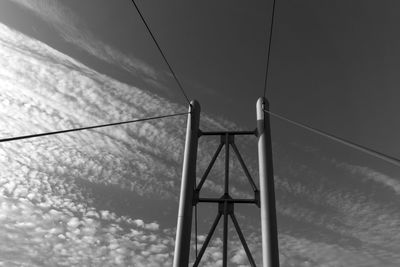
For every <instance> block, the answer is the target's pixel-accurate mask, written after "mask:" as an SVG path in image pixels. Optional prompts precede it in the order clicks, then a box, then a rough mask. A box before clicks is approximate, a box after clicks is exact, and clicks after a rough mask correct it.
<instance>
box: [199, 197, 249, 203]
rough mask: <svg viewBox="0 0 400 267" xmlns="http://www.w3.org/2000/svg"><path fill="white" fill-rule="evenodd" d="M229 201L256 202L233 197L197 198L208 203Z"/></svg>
mask: <svg viewBox="0 0 400 267" xmlns="http://www.w3.org/2000/svg"><path fill="white" fill-rule="evenodd" d="M225 201H227V202H229V203H252V204H257V200H255V199H243V198H239V199H233V198H229V199H227V198H199V202H208V203H222V202H225Z"/></svg>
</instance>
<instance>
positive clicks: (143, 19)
mask: <svg viewBox="0 0 400 267" xmlns="http://www.w3.org/2000/svg"><path fill="white" fill-rule="evenodd" d="M131 1H132V3H133V5H134V6H135V8H136V11H137V13H138V14H139V16H140V18H141V19H142V21H143V24H144V25H145V26H146V28H147V31H148V32H149V34H150V36H151V38H152V39H153V41H154V43H155V44H156V46H157V48H158V51H159V52H160V54H161V56H162V57H163V59H164V61H165V63H166V64H167V66H168V68H169V70H170V72H171V73H172V76H174V79H175V81H176V83H177V84H178V86H179V89H180V90H181V92H182V94H183V96H184V97H185V99H186V101H187V102H188V104H189V105H190V100H189V98H188V96H187V94H186V93H185V90H184V89H183V86H182V83H181V82H180V81H179V79H178V77H177V76H176V74H175V72H174V70H173V69H172V67H171V65H170V64H169V62H168V60H167V57H166V56H165V54H164V52H163V51H162V49H161V47H160V45H159V44H158V42H157V40H156V38H155V37H154V34H153V33H152V31H151V29H150V27H149V25H148V24H147V22H146V20H145V18H144V16H143V14H142V12H141V11H140V9H139V7H138V6H137V4H136V2H135V0H131Z"/></svg>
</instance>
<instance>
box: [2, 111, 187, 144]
mask: <svg viewBox="0 0 400 267" xmlns="http://www.w3.org/2000/svg"><path fill="white" fill-rule="evenodd" d="M186 114H189V113H188V112H183V113H176V114H170V115H162V116H155V117H148V118H142V119H134V120H128V121H119V122H113V123H107V124H99V125H93V126H86V127H80V128H72V129H66V130H60V131H54V132H45V133H38V134H30V135H21V136H14V137H8V138H2V139H0V143H5V142H11V141H17V140H22V139H30V138H36V137H42V136H48V135H56V134H63V133H70V132H77V131H83V130H90V129H96V128H102V127H109V126H116V125H122V124H128V123H134V122H143V121H149V120H156V119H163V118H169V117H176V116H181V115H186Z"/></svg>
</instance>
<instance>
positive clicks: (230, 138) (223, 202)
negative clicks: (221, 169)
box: [193, 131, 259, 267]
mask: <svg viewBox="0 0 400 267" xmlns="http://www.w3.org/2000/svg"><path fill="white" fill-rule="evenodd" d="M209 135H218V136H220V138H221V139H220V140H221V141H220V144H219V146H218V148H217V151H216V152H215V153H214V155H213V157H212V159H211V162H210V164H209V165H208V167H207V169H206V171H205V173H204V175H203V177H202V178H201V181H200V183H199V185H198V186H197V188H196V189H195V193H194V195H193V198H194V199H193V205H198V204H199V203H203V202H207V203H216V204H218V214H217V217H216V218H215V220H214V223H213V225H212V226H211V229H210V231H209V233H208V234H207V237H206V240H205V242H204V244H203V245H202V247H201V249H200V253H199V254H198V255H197V257H196V260H195V262H194V264H193V266H194V267H197V266H198V265H199V264H200V261H201V258H202V257H203V255H204V252H205V250H206V248H207V246H208V244H209V242H210V240H211V238H212V236H213V234H214V232H215V229H216V227H217V226H218V223H219V221H220V219H221V218H222V216H223V245H222V266H223V267H226V266H228V238H229V236H228V233H229V231H228V230H229V229H228V222H229V217H230V218H231V220H232V222H233V225H234V227H235V230H236V232H237V233H238V236H239V239H240V241H241V243H242V245H243V248H244V250H245V252H246V255H247V258H248V260H249V262H250V265H251V266H256V265H255V262H254V259H253V257H252V255H251V253H250V249H249V247H248V246H247V243H246V240H245V238H244V235H243V233H242V231H241V229H240V226H239V223H238V221H237V219H236V216H235V213H234V204H235V203H236V204H238V203H242V204H255V205H257V206H259V191H258V189H257V186H256V185H255V183H254V181H253V179H252V178H251V176H250V173H249V171H248V169H247V167H246V164H245V163H244V161H243V158H242V157H241V155H240V152H239V150H238V149H237V147H236V145H235V135H253V136H255V135H256V131H225V132H221V131H216V132H200V136H209ZM200 136H199V137H200ZM224 146H225V180H224V194H223V195H222V196H221V197H219V198H202V197H200V191H201V188H202V186H203V184H204V182H205V180H206V179H207V177H208V175H209V173H210V170H211V168H212V167H213V165H214V163H215V160H216V159H217V157H218V155H219V153H220V151H221V150H222V148H223V147H224ZM230 147H232V148H233V150H234V152H235V154H236V156H237V157H238V160H239V161H240V164H241V166H242V168H243V170H244V172H245V175H246V176H247V178H248V180H249V183H250V185H251V186H252V188H253V191H254V199H237V198H235V199H234V198H232V197H231V196H230V194H229V193H230V192H229V180H230V177H229V159H230Z"/></svg>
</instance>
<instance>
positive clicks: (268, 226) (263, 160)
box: [256, 97, 279, 267]
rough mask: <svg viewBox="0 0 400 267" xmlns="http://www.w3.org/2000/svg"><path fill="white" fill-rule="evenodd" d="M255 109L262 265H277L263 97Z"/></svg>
mask: <svg viewBox="0 0 400 267" xmlns="http://www.w3.org/2000/svg"><path fill="white" fill-rule="evenodd" d="M256 110H257V132H258V168H259V173H260V206H261V207H260V208H261V233H262V255H263V266H264V267H279V248H278V230H277V222H276V207H275V185H274V171H273V162H272V144H271V129H270V123H269V114H268V113H266V112H265V111H264V110H269V104H268V102H267V100H266V99H265V98H264V97H260V98H259V99H258V101H257V106H256Z"/></svg>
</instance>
